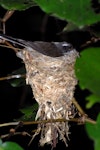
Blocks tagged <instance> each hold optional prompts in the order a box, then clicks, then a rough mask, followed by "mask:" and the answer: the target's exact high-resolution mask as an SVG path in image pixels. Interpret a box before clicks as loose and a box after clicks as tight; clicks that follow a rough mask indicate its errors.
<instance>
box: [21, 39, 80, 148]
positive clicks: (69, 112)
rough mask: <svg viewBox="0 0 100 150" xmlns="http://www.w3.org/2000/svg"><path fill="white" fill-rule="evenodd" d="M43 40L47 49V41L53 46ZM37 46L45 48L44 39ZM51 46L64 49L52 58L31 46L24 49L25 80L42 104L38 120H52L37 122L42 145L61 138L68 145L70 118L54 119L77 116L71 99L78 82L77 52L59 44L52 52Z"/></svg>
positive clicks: (37, 116) (54, 44)
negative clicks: (58, 120)
mask: <svg viewBox="0 0 100 150" xmlns="http://www.w3.org/2000/svg"><path fill="white" fill-rule="evenodd" d="M42 43H44V44H43V45H44V46H45V47H46V46H47V48H48V44H49V46H50V43H46V42H42ZM33 45H34V44H33ZM37 45H39V46H40V47H41V49H43V46H41V45H42V44H41V42H37ZM62 45H63V46H65V45H66V42H64V43H63V44H62V43H60V46H62ZM52 46H53V47H54V46H55V47H56V49H57V50H58V52H60V51H62V54H59V55H57V54H56V55H57V56H56V55H55V56H53V57H52V56H51V55H50V54H49V55H45V54H43V53H42V52H39V51H36V50H35V49H34V48H32V47H31V48H29V47H28V50H26V49H24V50H23V51H22V52H21V57H22V59H23V61H24V63H25V67H26V83H27V84H30V85H31V88H32V91H33V94H34V97H35V99H36V101H37V102H38V104H39V109H38V112H37V115H36V120H48V119H51V122H50V123H47V124H44V123H41V124H39V125H38V129H39V131H41V138H40V145H42V146H43V145H44V144H46V143H47V144H52V145H54V146H55V145H56V143H57V140H58V139H60V140H63V141H64V142H65V144H66V145H67V141H66V139H67V138H68V134H69V124H68V121H66V122H52V119H66V120H69V119H70V118H72V117H74V112H73V104H72V99H73V94H74V90H75V85H76V84H77V80H76V77H75V73H74V64H75V61H76V57H77V56H78V53H77V52H76V50H75V49H71V50H69V49H68V48H67V52H63V48H62V49H61V48H59V47H57V46H58V45H57V44H56V43H53V44H52V45H51V49H52V51H53V47H52ZM47 50H48V49H47ZM49 50H50V48H49ZM49 50H48V51H49ZM49 52H50V51H49ZM66 137H67V138H66Z"/></svg>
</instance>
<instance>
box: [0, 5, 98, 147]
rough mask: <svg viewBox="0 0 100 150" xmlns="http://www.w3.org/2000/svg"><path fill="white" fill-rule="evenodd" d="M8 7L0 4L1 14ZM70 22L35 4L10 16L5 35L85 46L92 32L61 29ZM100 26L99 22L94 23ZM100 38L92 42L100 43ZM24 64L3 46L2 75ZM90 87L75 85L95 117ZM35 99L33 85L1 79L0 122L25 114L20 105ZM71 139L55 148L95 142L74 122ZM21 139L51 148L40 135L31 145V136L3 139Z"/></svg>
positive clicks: (80, 100)
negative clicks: (15, 84)
mask: <svg viewBox="0 0 100 150" xmlns="http://www.w3.org/2000/svg"><path fill="white" fill-rule="evenodd" d="M5 13H6V10H4V9H3V8H1V7H0V18H2V17H3V16H4V14H5ZM66 25H67V22H66V21H63V20H59V19H58V18H54V17H52V16H48V15H47V14H45V13H44V12H43V11H42V10H41V9H40V8H39V7H32V8H30V9H28V10H25V11H16V12H15V13H14V14H13V15H12V16H11V18H10V19H9V20H8V21H7V22H6V35H10V36H12V37H15V38H21V39H24V40H31V41H50V42H51V41H67V42H69V43H72V45H73V46H74V47H75V48H76V49H77V51H79V52H80V51H81V50H83V49H82V48H81V45H82V44H84V43H86V42H87V41H90V40H91V37H92V35H91V34H90V32H88V31H85V30H84V31H80V30H75V31H70V32H62V29H63V28H64V27H65V26H66ZM94 28H95V29H97V30H98V29H99V25H98V24H97V25H95V26H94ZM98 44H99V43H98V42H97V43H94V44H90V46H91V45H93V46H98ZM22 66H24V64H23V62H22V60H21V59H19V58H17V57H16V54H15V52H14V51H13V50H11V49H6V48H2V47H0V77H3V76H7V75H8V74H11V73H12V72H13V71H15V70H17V69H19V68H20V67H22ZM89 94H90V92H89V91H88V90H84V91H81V89H80V88H79V86H77V87H76V91H75V97H76V99H77V101H78V103H79V104H80V105H81V107H82V108H83V109H84V110H85V111H86V113H87V114H88V115H89V116H90V117H91V118H93V119H96V117H97V114H98V112H99V111H100V104H95V105H94V106H93V107H92V108H91V109H89V110H86V109H85V105H86V101H85V97H86V96H87V95H89ZM33 103H34V99H33V96H32V91H31V88H30V86H26V85H25V86H21V87H12V86H11V84H10V82H9V81H8V80H4V81H0V123H3V122H10V121H12V120H13V119H15V118H19V117H20V116H21V115H22V114H21V112H20V111H19V108H23V106H24V104H33ZM70 126H71V127H70V132H71V134H70V135H69V137H70V140H69V141H68V145H69V146H68V148H66V147H65V145H64V143H63V142H59V143H58V144H57V147H56V149H60V148H62V149H68V150H75V149H77V150H93V143H92V141H91V140H90V139H89V138H88V136H87V133H86V131H85V126H84V125H77V124H75V123H71V125H70ZM34 128H35V127H33V126H26V127H22V128H21V129H20V130H21V131H22V130H25V131H31V130H32V129H34ZM9 129H10V127H7V128H5V127H3V128H2V129H0V135H2V134H6V133H8V132H9ZM5 140H10V141H15V142H18V144H20V145H21V146H23V147H24V148H25V149H28V150H31V149H51V148H50V146H45V147H43V148H40V147H39V146H38V140H39V137H37V138H36V139H35V140H34V141H33V143H32V144H31V145H30V147H28V146H27V144H28V142H29V141H30V138H29V137H23V136H13V137H10V138H9V139H4V141H5Z"/></svg>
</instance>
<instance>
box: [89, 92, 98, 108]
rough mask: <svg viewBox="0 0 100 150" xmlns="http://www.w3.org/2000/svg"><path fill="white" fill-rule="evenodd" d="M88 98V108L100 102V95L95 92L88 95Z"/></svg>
mask: <svg viewBox="0 0 100 150" xmlns="http://www.w3.org/2000/svg"><path fill="white" fill-rule="evenodd" d="M86 100H87V101H88V103H87V104H86V108H91V107H92V106H93V105H94V104H95V103H97V102H99V103H100V97H98V96H96V95H94V94H91V95H90V96H88V97H87V98H86Z"/></svg>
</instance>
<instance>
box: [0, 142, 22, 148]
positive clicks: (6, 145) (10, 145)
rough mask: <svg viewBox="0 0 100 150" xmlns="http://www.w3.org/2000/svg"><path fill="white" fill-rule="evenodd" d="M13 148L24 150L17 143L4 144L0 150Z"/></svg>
mask: <svg viewBox="0 0 100 150" xmlns="http://www.w3.org/2000/svg"><path fill="white" fill-rule="evenodd" d="M12 148H13V150H23V148H22V147H20V146H19V145H18V144H17V143H15V142H4V143H2V145H0V150H12Z"/></svg>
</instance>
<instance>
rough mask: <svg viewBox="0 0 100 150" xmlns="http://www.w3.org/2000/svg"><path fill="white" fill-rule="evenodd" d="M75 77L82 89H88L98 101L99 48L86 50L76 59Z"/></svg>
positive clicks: (99, 85)
mask: <svg viewBox="0 0 100 150" xmlns="http://www.w3.org/2000/svg"><path fill="white" fill-rule="evenodd" d="M75 70H76V76H77V78H78V79H79V85H80V87H81V88H82V89H89V90H90V91H91V92H92V93H93V94H95V95H96V97H98V98H99V99H100V48H88V49H85V50H84V51H82V52H81V53H80V58H78V59H77V61H76V65H75Z"/></svg>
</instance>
